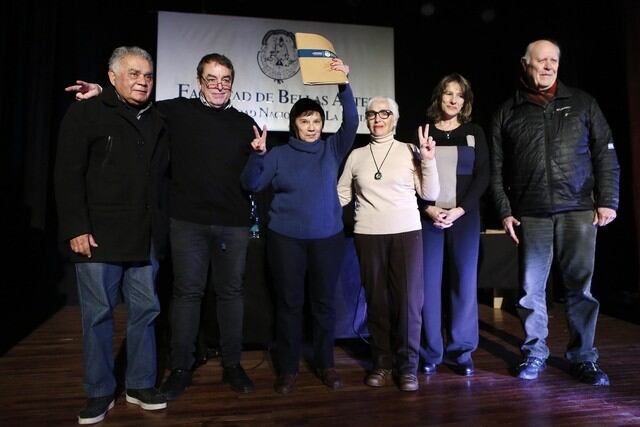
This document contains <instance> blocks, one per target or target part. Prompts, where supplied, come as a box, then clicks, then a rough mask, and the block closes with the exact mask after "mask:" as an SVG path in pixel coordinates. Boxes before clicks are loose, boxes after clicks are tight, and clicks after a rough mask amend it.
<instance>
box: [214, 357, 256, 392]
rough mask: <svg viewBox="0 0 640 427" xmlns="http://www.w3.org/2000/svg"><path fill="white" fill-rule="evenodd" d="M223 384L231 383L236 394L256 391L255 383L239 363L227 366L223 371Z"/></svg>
mask: <svg viewBox="0 0 640 427" xmlns="http://www.w3.org/2000/svg"><path fill="white" fill-rule="evenodd" d="M222 382H223V383H225V384H226V383H229V385H230V386H231V389H232V390H233V391H235V392H236V393H251V392H252V391H254V390H255V389H256V386H255V385H254V384H253V381H251V378H249V377H248V376H247V373H246V372H245V371H244V369H242V366H241V365H240V364H239V363H238V364H237V365H232V366H226V367H225V368H224V369H223V372H222Z"/></svg>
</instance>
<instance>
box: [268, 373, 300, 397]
mask: <svg viewBox="0 0 640 427" xmlns="http://www.w3.org/2000/svg"><path fill="white" fill-rule="evenodd" d="M297 376H298V374H280V375H278V378H277V379H276V382H275V384H274V385H273V388H274V389H275V391H276V392H277V393H280V394H288V393H291V392H292V391H293V388H294V387H295V385H296V378H297Z"/></svg>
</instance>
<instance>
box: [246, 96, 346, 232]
mask: <svg viewBox="0 0 640 427" xmlns="http://www.w3.org/2000/svg"><path fill="white" fill-rule="evenodd" d="M339 88H340V91H339V93H338V97H339V98H340V103H341V104H342V125H341V126H340V129H338V131H337V132H336V133H335V134H334V135H331V136H329V137H328V138H327V139H326V140H322V139H319V140H317V141H315V142H304V141H301V140H299V139H296V138H293V137H290V138H289V141H288V143H287V144H286V145H282V146H278V147H274V148H272V149H271V150H270V151H269V152H268V153H267V154H265V155H264V156H260V155H258V154H255V153H253V154H251V156H250V157H249V161H248V162H247V164H246V166H245V168H244V170H243V172H242V176H241V180H242V185H243V187H244V188H245V189H246V190H249V191H260V190H262V189H264V188H265V187H267V186H268V185H269V184H271V185H272V186H273V191H274V196H273V201H272V202H271V207H270V210H269V216H270V222H269V228H270V229H271V230H273V231H275V232H276V233H279V234H282V235H285V236H288V237H293V238H296V239H323V238H326V237H330V236H333V235H334V234H337V233H339V232H340V231H341V230H342V227H343V225H342V208H341V207H340V203H339V201H338V194H337V191H336V183H337V179H338V169H339V168H340V164H341V163H342V160H343V159H344V157H345V156H346V154H347V153H348V152H349V149H350V148H351V145H352V144H353V141H354V140H355V136H356V131H357V129H358V111H357V109H356V104H355V101H354V99H353V93H352V92H351V87H350V86H349V85H344V86H339Z"/></svg>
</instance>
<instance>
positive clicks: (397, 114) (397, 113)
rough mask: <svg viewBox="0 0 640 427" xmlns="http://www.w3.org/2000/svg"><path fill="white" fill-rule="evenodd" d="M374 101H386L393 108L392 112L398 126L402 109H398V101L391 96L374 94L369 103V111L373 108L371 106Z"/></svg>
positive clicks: (390, 108)
mask: <svg viewBox="0 0 640 427" xmlns="http://www.w3.org/2000/svg"><path fill="white" fill-rule="evenodd" d="M374 102H386V103H387V105H388V106H389V110H391V112H392V113H393V118H394V123H395V125H396V126H398V120H399V119H400V110H399V109H398V103H397V102H396V101H395V100H394V99H393V98H389V97H386V96H374V97H373V98H371V99H370V100H369V102H368V103H367V111H369V110H371V106H372V105H373V103H374ZM394 128H395V126H394Z"/></svg>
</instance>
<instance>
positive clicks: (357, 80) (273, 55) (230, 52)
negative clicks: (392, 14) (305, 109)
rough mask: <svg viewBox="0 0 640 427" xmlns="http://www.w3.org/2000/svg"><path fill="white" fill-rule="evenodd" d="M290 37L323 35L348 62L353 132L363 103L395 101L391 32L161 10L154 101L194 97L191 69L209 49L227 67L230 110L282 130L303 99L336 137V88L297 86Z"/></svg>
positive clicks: (362, 125) (194, 79)
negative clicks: (231, 72)
mask: <svg viewBox="0 0 640 427" xmlns="http://www.w3.org/2000/svg"><path fill="white" fill-rule="evenodd" d="M296 32H305V33H317V34H321V35H323V36H324V37H326V38H327V39H329V40H330V41H331V43H332V44H333V46H334V48H335V49H336V54H337V55H338V57H340V58H341V59H342V60H343V61H344V62H345V64H347V65H349V67H350V70H351V71H350V73H349V81H350V82H351V87H352V89H353V93H354V96H355V100H356V105H357V106H358V112H359V115H360V126H359V128H358V133H368V130H367V127H366V124H365V120H364V110H365V108H366V106H367V102H368V101H369V99H370V98H372V97H374V96H389V97H392V98H393V97H395V91H394V68H393V60H394V57H393V55H394V52H393V29H392V28H387V27H372V26H363V25H346V24H328V23H325V22H306V21H289V20H276V19H263V18H243V17H236V16H220V15H203V14H191V13H174V12H160V13H159V14H158V53H157V58H156V63H157V73H156V99H158V100H162V99H169V98H175V97H179V96H183V97H197V96H198V85H197V76H196V67H197V65H198V62H199V61H200V58H202V57H203V56H204V55H206V54H209V53H214V52H215V53H220V54H223V55H225V56H227V57H228V58H229V59H230V60H231V61H232V62H233V66H234V69H235V81H234V85H233V90H234V92H233V95H232V98H231V99H232V104H233V106H234V107H236V108H237V109H238V110H241V111H244V112H245V113H247V114H248V115H250V116H251V117H253V118H254V119H255V121H256V122H257V123H258V124H259V125H260V126H263V125H266V126H267V129H268V130H274V131H288V130H289V110H290V109H291V106H292V105H293V104H294V103H295V102H296V101H297V100H298V99H300V98H303V97H309V98H313V99H316V100H318V101H319V102H320V104H321V105H322V107H323V108H324V110H325V112H326V118H325V128H324V131H325V132H335V131H337V130H338V128H339V127H340V123H341V121H342V108H341V106H340V102H339V101H338V99H337V96H336V95H337V92H338V88H337V86H335V85H329V86H305V85H303V84H302V78H301V77H300V67H299V64H298V60H297V55H296V50H295V43H294V40H295V39H294V33H296Z"/></svg>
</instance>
